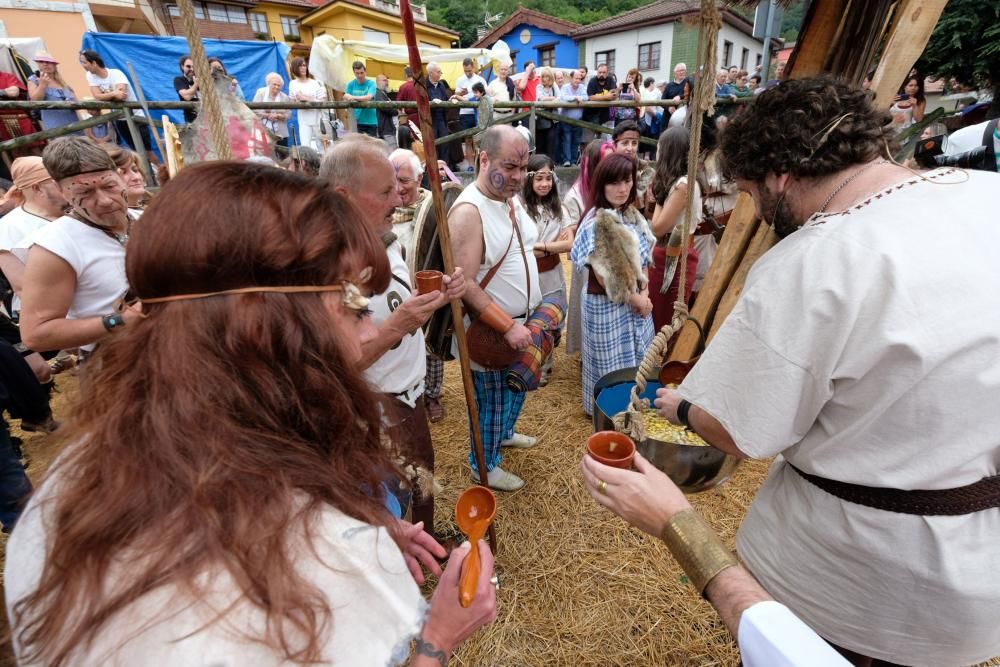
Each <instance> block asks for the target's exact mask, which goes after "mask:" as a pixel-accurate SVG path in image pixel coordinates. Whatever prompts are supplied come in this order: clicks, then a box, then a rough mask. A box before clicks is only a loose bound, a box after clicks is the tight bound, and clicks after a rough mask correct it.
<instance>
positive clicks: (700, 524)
mask: <svg viewBox="0 0 1000 667" xmlns="http://www.w3.org/2000/svg"><path fill="white" fill-rule="evenodd" d="M661 537H662V538H663V541H664V542H666V544H667V548H669V549H670V553H672V554H673V555H674V558H676V559H677V562H678V563H679V564H680V566H681V568H682V569H683V570H684V572H685V573H686V574H687V576H688V578H689V579H690V580H691V583H692V584H694V587H695V588H696V589H698V592H699V593H701V594H702V595H704V594H705V588H707V587H708V583H709V582H710V581H712V579H713V578H714V577H715V575H717V574H719V573H720V572H722V571H723V570H725V569H726V568H730V567H733V566H734V565H738V564H739V563H738V562H737V561H736V557H735V556H733V554H732V553H730V552H729V550H728V549H726V547H725V545H724V544H722V540H720V539H719V536H718V535H716V534H715V531H714V530H712V528H711V527H710V526H709V525H708V524H707V523H705V520H704V519H702V518H701V516H700V515H699V514H698V513H697V512H695V511H694V510H693V509H690V510H684V511H683V512H678V513H677V514H675V515H674V516H673V517H671V519H670V521H668V522H667V525H666V526H664V527H663V534H662V536H661Z"/></svg>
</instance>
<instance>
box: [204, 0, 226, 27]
mask: <svg viewBox="0 0 1000 667" xmlns="http://www.w3.org/2000/svg"><path fill="white" fill-rule="evenodd" d="M226 16H227V15H226V6H225V5H217V4H215V3H214V2H210V3H208V20H209V21H218V22H219V23H225V22H226V21H227V20H228V19H227V18H226Z"/></svg>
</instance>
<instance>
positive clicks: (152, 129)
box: [125, 62, 166, 159]
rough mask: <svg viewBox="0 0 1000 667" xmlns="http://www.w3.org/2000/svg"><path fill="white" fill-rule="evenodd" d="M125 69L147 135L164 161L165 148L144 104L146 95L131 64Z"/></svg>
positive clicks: (147, 106)
mask: <svg viewBox="0 0 1000 667" xmlns="http://www.w3.org/2000/svg"><path fill="white" fill-rule="evenodd" d="M125 67H126V68H127V69H128V73H129V74H130V75H131V76H132V85H133V86H135V96H136V97H137V98H139V104H141V105H142V111H143V113H145V114H146V119H147V120H148V121H149V133H150V134H151V135H152V136H153V141H155V142H156V148H157V150H158V151H160V155H163V156H164V159H166V153H165V152H164V151H165V150H166V148H164V146H163V142H162V141H160V135H159V134H157V133H156V125H154V124H153V117H152V116H150V115H149V105H148V104H146V95H145V94H144V93H143V92H142V86H141V85H139V77H138V76H136V74H135V69H133V68H132V63H130V62H126V63H125Z"/></svg>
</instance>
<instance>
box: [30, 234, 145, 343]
mask: <svg viewBox="0 0 1000 667" xmlns="http://www.w3.org/2000/svg"><path fill="white" fill-rule="evenodd" d="M33 245H38V246H41V247H43V248H45V249H46V250H48V251H49V252H51V253H52V254H54V255H57V256H59V257H60V258H62V259H63V260H64V261H65V262H66V263H67V264H69V265H70V267H72V269H73V272H74V273H76V291H75V292H74V293H73V302H72V303H71V304H70V306H69V310H68V311H67V313H66V318H67V319H70V320H85V319H87V318H89V317H100V316H102V315H107V314H109V313H112V312H114V311H113V306H114V304H115V302H116V301H117V300H118V299H120V298H121V297H122V296H124V295H125V293H126V292H127V291H128V281H127V280H126V278H125V247H124V246H123V245H122V244H121V243H119V242H118V241H117V240H115V239H113V238H111V236H109V235H108V234H106V233H104V232H103V231H101V230H100V229H97V228H96V227H91V226H90V225H88V224H85V223H83V222H80V221H79V220H76V219H74V218H70V217H68V216H65V215H64V216H63V217H61V218H59V219H57V220H53V221H52V222H51V223H49V224H48V225H46V226H44V227H42V228H41V229H39V230H38V231H36V232H35V233H34V234H32V235H31V236H29V237H28V238H26V239H24V240H23V241H21V243H20V244H18V245H17V247H15V248H14V250H13V253H14V256H15V257H17V258H18V259H20V260H21V261H22V262H27V258H28V251H29V250H30V248H31V246H33ZM83 347H84V349H88V350H89V349H93V347H94V346H93V345H84V346H83Z"/></svg>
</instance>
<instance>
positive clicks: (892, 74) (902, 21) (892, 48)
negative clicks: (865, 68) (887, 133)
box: [871, 0, 948, 108]
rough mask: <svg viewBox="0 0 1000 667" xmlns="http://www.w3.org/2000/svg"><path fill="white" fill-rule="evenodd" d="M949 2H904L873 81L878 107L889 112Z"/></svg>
mask: <svg viewBox="0 0 1000 667" xmlns="http://www.w3.org/2000/svg"><path fill="white" fill-rule="evenodd" d="M947 4H948V0H901V2H900V3H899V6H898V7H897V8H896V13H895V15H894V17H893V21H892V27H891V28H890V29H889V39H888V40H886V43H885V48H884V49H883V51H882V59H881V60H880V61H879V63H878V68H877V69H876V70H875V76H874V77H873V78H872V85H871V90H873V91H874V92H875V106H877V107H883V108H888V107H889V106H890V105H891V104H892V102H893V99H894V98H895V96H896V91H898V90H899V86H900V84H902V83H903V81H905V80H906V77H907V76H909V74H910V68H912V67H913V63H915V62H917V58H919V57H920V54H921V53H923V52H924V48H926V47H927V42H929V41H930V39H931V33H933V32H934V26H936V25H937V22H938V19H940V18H941V12H943V11H944V7H945V5H947Z"/></svg>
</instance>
